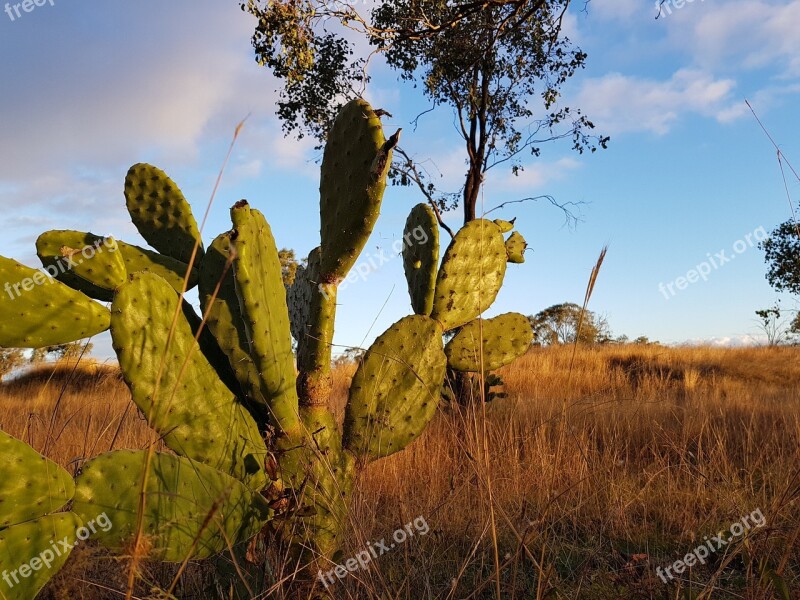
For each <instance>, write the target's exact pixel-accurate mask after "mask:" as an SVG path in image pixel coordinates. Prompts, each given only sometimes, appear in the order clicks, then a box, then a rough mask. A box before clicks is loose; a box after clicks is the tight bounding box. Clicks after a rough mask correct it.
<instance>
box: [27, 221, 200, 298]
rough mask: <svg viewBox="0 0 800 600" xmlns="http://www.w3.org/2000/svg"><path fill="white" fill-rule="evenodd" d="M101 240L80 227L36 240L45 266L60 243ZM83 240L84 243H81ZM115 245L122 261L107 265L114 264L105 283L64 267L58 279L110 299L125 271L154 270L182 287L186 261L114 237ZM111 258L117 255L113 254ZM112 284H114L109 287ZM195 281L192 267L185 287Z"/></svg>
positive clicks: (56, 255) (72, 244) (70, 244)
mask: <svg viewBox="0 0 800 600" xmlns="http://www.w3.org/2000/svg"><path fill="white" fill-rule="evenodd" d="M102 240H103V238H101V237H99V236H96V235H93V234H91V233H84V232H81V231H50V232H47V233H45V234H42V235H41V236H40V237H39V240H38V241H37V242H36V248H37V251H38V252H39V258H40V259H41V261H42V263H43V264H44V266H45V267H47V265H48V264H52V263H53V262H55V260H57V259H58V258H60V257H61V248H62V247H63V246H68V247H75V248H83V247H85V246H87V245H89V244H90V243H97V242H100V243H102ZM84 242H87V243H85V244H84ZM116 247H117V252H115V253H114V254H117V255H118V256H119V259H121V261H122V264H121V265H120V264H119V263H117V262H115V263H114V264H113V265H109V266H111V267H113V271H114V275H113V278H112V279H109V280H108V281H107V282H106V283H105V284H103V283H101V281H96V279H98V277H99V276H95V277H94V278H93V279H92V280H91V283H90V281H88V280H86V279H84V278H82V277H76V275H77V274H78V273H77V270H75V273H73V272H71V271H66V272H65V273H63V274H61V275H59V276H57V279H59V280H61V281H63V282H64V283H66V284H67V285H68V286H70V287H71V288H73V289H76V290H79V291H81V292H83V293H84V294H86V295H88V296H91V297H92V298H96V299H97V300H103V301H111V300H112V299H113V297H114V294H113V292H112V291H110V290H114V289H116V288H117V287H118V286H119V285H121V283H122V281H124V280H125V277H126V275H127V274H128V273H137V272H139V271H150V272H151V273H155V274H156V275H158V276H159V277H161V278H163V279H166V280H167V281H168V282H169V284H170V285H171V286H172V287H173V288H174V289H175V290H176V291H178V292H180V291H181V290H183V280H184V278H185V277H186V270H187V269H188V268H189V265H187V264H186V263H182V262H181V261H179V260H175V259H174V258H170V257H169V256H165V255H164V254H159V253H158V252H153V251H152V250H147V249H145V248H140V247H139V246H134V245H132V244H126V243H125V242H120V241H116ZM103 254H105V253H103ZM100 256H102V255H100ZM100 256H97V257H95V258H94V259H92V261H87V264H89V265H92V264H93V263H94V261H95V260H97V259H98V258H100ZM114 260H115V261H116V260H118V259H116V258H115V259H114ZM75 262H77V259H75ZM98 266H100V265H98ZM120 271H123V272H124V273H123V279H122V281H118V280H117V277H118V274H119V272H120ZM112 284H115V285H113V287H112ZM196 285H197V270H196V269H192V272H191V274H190V276H189V285H188V287H187V288H186V289H187V290H190V289H192V288H193V287H194V286H196Z"/></svg>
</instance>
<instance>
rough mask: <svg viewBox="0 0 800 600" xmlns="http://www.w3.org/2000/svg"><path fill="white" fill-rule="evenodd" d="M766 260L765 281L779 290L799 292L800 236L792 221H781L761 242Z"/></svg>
mask: <svg viewBox="0 0 800 600" xmlns="http://www.w3.org/2000/svg"><path fill="white" fill-rule="evenodd" d="M760 247H761V249H762V250H764V252H765V254H766V256H765V260H766V261H767V281H769V284H770V285H771V286H772V287H773V288H775V289H776V290H778V291H779V292H789V293H792V294H800V236H798V226H797V225H796V224H795V223H794V221H786V222H785V223H782V224H781V225H779V226H778V227H776V228H775V230H773V231H772V233H771V234H770V236H769V237H768V238H767V239H766V240H764V241H763V242H761V244H760Z"/></svg>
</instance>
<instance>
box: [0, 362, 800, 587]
mask: <svg viewBox="0 0 800 600" xmlns="http://www.w3.org/2000/svg"><path fill="white" fill-rule="evenodd" d="M571 358H572V350H571V349H570V348H564V349H553V350H533V351H531V352H530V353H529V354H528V355H527V356H526V357H524V358H523V359H521V360H519V361H517V362H516V363H515V364H514V365H513V366H511V367H509V368H506V369H505V370H504V371H503V372H502V376H503V378H504V379H505V382H506V391H507V392H508V394H509V397H508V398H507V399H505V400H498V401H495V402H494V403H492V404H490V405H488V407H487V411H486V415H487V416H486V419H487V422H486V428H485V431H486V432H487V436H488V439H487V441H488V447H489V450H490V457H489V461H488V465H489V466H488V468H489V469H491V472H490V474H491V478H490V479H491V492H492V493H491V496H492V498H493V501H494V513H495V520H496V522H497V525H498V545H499V550H500V559H501V577H502V581H501V589H502V597H503V598H520V599H521V598H542V599H543V598H602V599H605V598H608V599H612V598H614V599H616V598H696V597H699V596H698V594H701V593H705V596H703V597H709V596H711V597H714V598H753V599H755V598H772V597H781V596H779V595H777V594H776V591H775V589H776V588H775V583H774V582H776V581H779V579H778V578H780V580H782V581H783V582H785V584H786V586H787V587H788V589H789V590H790V591H789V593H790V594H791V596H790V597H793V598H794V597H800V558H798V557H800V552H798V550H797V548H798V539H797V537H798V533H799V532H800V529H799V527H800V502H799V501H798V496H799V495H800V470H799V469H800V386H798V384H800V361H798V360H797V359H798V350H797V349H794V348H778V349H774V348H773V349H767V348H758V349H742V350H721V349H707V348H682V349H668V348H663V347H658V346H653V347H638V346H625V347H606V348H597V349H585V348H580V349H579V350H578V353H577V356H576V359H575V364H574V369H573V372H572V374H571V376H569V375H568V374H569V365H570V361H571ZM351 374H352V369H341V370H339V371H338V372H337V373H336V378H335V380H336V381H335V384H336V385H335V387H336V393H335V397H334V404H335V408H336V410H337V411H338V412H339V413H341V411H342V407H343V405H344V402H345V397H346V390H347V386H348V383H349V377H350V375H351ZM44 381H45V382H46V378H45V380H44ZM64 383H65V379H64V373H63V369H62V372H61V374H60V375H59V376H57V377H54V378H53V381H51V382H50V383H44V382H43V380H42V377H41V374H40V375H39V376H36V377H30V378H28V379H27V380H26V381H22V382H17V383H14V384H12V385H4V386H3V387H2V388H0V407H2V408H1V409H0V423H1V424H2V428H3V429H4V430H6V431H8V432H9V433H11V434H12V435H15V436H17V437H20V438H22V439H25V440H26V441H28V442H29V443H31V444H32V445H33V446H34V447H35V448H37V449H39V450H44V451H45V452H46V454H47V455H48V456H50V457H51V458H53V459H54V460H56V461H57V462H59V463H61V464H63V465H65V466H67V467H68V468H70V470H74V469H75V468H76V467H77V466H78V464H79V459H81V458H83V457H89V456H92V455H93V454H96V453H98V452H101V451H105V450H107V449H108V448H109V447H110V445H111V441H112V439H113V438H114V435H115V432H116V431H117V429H119V435H118V436H117V439H116V442H115V447H128V448H141V447H144V446H145V445H146V444H147V443H149V442H150V441H152V440H153V439H154V436H153V434H152V433H151V432H150V431H149V430H148V429H147V427H146V424H145V423H144V421H142V420H141V419H140V418H139V417H138V416H137V415H136V414H135V411H133V410H128V412H127V416H126V417H125V419H124V422H122V425H121V426H120V421H121V419H122V416H123V414H125V411H126V409H127V408H128V407H129V406H130V403H129V395H128V392H127V390H126V389H125V387H124V385H123V384H121V382H120V381H119V380H118V378H117V377H116V376H115V374H114V373H113V372H110V371H108V370H106V371H102V370H101V372H99V373H98V374H95V375H94V376H88V377H86V378H85V379H84V380H83V381H82V382H81V383H80V384H79V385H69V386H66V389H65V391H64V393H63V394H62V393H61V390H62V389H64V387H65V386H64ZM56 406H57V407H58V408H57V410H54V407H56ZM565 406H566V421H565V422H564V421H563V420H562V418H561V415H562V414H563V412H562V411H564V407H565ZM482 418H483V417H482V414H481V411H478V412H477V414H473V413H472V412H470V411H464V410H461V411H457V410H449V411H442V412H440V414H439V416H438V417H437V419H436V420H435V422H434V423H433V424H432V426H431V427H430V428H429V429H428V431H427V432H426V433H425V434H424V436H423V437H422V438H421V439H420V440H418V441H417V442H416V443H415V444H414V445H413V446H412V447H411V448H409V449H408V450H407V451H406V452H403V453H401V454H399V455H395V456H393V457H390V458H388V459H386V460H383V461H380V462H377V463H374V464H373V465H372V466H370V467H369V468H368V470H367V471H366V472H365V473H364V474H363V476H362V478H361V481H360V482H359V485H358V492H357V494H356V497H355V500H354V509H353V516H352V527H350V528H348V530H349V532H350V539H349V540H348V547H347V548H346V550H345V553H344V556H345V557H350V556H354V555H355V554H356V553H357V552H358V551H359V550H361V549H363V548H364V547H365V546H366V545H367V542H375V541H378V540H381V539H383V538H387V541H388V538H390V536H391V535H392V533H393V532H394V531H395V530H396V529H397V528H398V527H402V526H403V525H404V524H406V523H408V522H410V521H412V520H413V519H414V518H416V517H420V516H421V517H424V518H425V520H426V522H427V523H428V525H429V526H430V532H429V533H428V534H427V535H425V536H420V535H417V536H415V537H414V538H412V539H410V540H409V541H407V542H405V543H404V544H402V545H398V547H397V548H395V549H394V550H393V551H391V552H390V553H388V554H386V555H384V556H382V557H380V558H379V559H377V560H375V561H373V563H372V565H371V567H370V569H369V570H365V571H358V572H356V573H354V574H352V575H350V576H349V577H348V578H346V579H345V580H343V581H342V582H340V583H337V584H336V586H335V588H333V589H332V590H331V592H332V593H333V595H334V597H335V598H409V599H412V598H493V597H494V596H495V592H494V589H495V583H494V581H493V578H494V573H495V566H494V549H493V544H492V541H491V535H490V532H489V523H490V511H489V502H488V498H489V493H488V489H487V485H486V482H487V473H488V471H487V463H486V461H485V460H484V458H483V438H482V432H483V431H484V428H483V425H482V422H481V419H482ZM48 432H50V435H48ZM756 509H761V510H762V512H763V514H764V515H765V516H766V521H767V524H766V526H764V527H763V528H759V529H754V530H752V532H751V534H750V535H748V536H746V538H745V539H740V540H737V541H736V542H735V543H732V544H731V545H729V546H728V547H727V549H726V550H725V551H720V552H719V553H717V554H716V555H714V556H713V557H712V559H711V560H710V562H709V564H708V565H706V566H705V567H702V568H699V569H698V568H695V569H693V570H692V571H691V573H684V574H683V575H682V577H683V583H682V584H681V585H680V586H679V585H678V584H677V583H675V582H673V583H671V584H669V585H665V584H664V583H662V582H661V580H660V579H659V578H658V577H656V575H655V571H654V570H655V567H656V566H662V567H663V566H667V565H669V564H671V563H672V562H674V561H676V560H678V559H681V558H683V556H684V555H686V554H687V553H688V552H689V551H690V550H692V549H693V548H694V547H696V546H697V545H698V544H699V543H700V542H702V541H703V538H704V536H707V535H710V534H716V533H717V532H719V531H722V530H727V529H728V527H729V526H730V525H731V524H732V523H734V522H736V521H737V520H739V519H740V518H741V517H742V516H743V515H748V514H750V513H751V512H753V511H755V510H756ZM123 570H124V565H121V564H120V563H119V562H117V561H115V560H112V559H109V558H107V557H105V556H103V555H102V554H99V553H97V552H92V551H88V550H87V551H84V552H82V553H80V554H79V555H76V556H75V557H74V558H73V559H71V563H70V565H69V566H68V567H67V568H66V569H65V570H64V571H63V572H62V574H61V575H60V576H59V577H58V579H57V581H56V583H55V585H54V586H53V587H52V588H51V590H50V592H49V597H52V598H59V599H60V598H87V599H90V598H91V599H97V598H115V597H118V595H116V594H115V593H113V592H111V591H107V590H105V589H103V588H101V587H98V586H103V587H108V588H114V589H117V590H119V589H124V584H119V581H120V579H121V578H122V579H124V577H121V575H120V574H121V573H123ZM172 572H173V571H171V568H170V567H160V566H154V567H152V569H151V571H150V572H149V576H148V577H149V578H148V579H147V582H146V583H143V585H142V586H141V588H142V589H141V590H140V592H141V597H144V596H146V595H149V594H151V592H150V589H151V588H152V587H163V586H166V585H168V583H169V576H170V574H171V573H172ZM123 575H124V573H123ZM204 575H205V571H204V570H203V566H202V565H199V566H195V567H194V568H193V569H190V571H189V572H188V574H187V576H186V582H185V584H184V586H183V588H181V591H180V592H179V594H178V597H180V598H190V597H191V598H207V597H210V596H208V595H207V593H206V592H204V591H203V589H204V586H205V584H206V581H205V579H206V578H205V577H204ZM776 575H777V577H776ZM87 581H88V582H91V583H85V582H87ZM689 581H691V582H692V583H691V584H690V583H688V582H689ZM771 582H772V583H771ZM118 584H119V585H118Z"/></svg>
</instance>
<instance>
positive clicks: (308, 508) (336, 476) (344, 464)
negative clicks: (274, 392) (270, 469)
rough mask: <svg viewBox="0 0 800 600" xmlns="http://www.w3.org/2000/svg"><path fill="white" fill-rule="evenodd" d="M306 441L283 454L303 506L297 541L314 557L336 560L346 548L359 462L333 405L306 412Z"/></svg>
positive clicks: (288, 479)
mask: <svg viewBox="0 0 800 600" xmlns="http://www.w3.org/2000/svg"><path fill="white" fill-rule="evenodd" d="M300 413H301V419H302V423H303V428H304V432H305V433H304V437H305V440H306V443H305V444H304V445H303V446H300V445H299V444H295V445H294V448H292V447H290V449H289V450H288V451H287V452H285V453H283V454H282V459H281V464H280V466H281V472H280V476H281V480H282V481H283V483H284V484H285V485H286V486H288V487H289V488H291V490H292V492H291V497H293V498H294V499H295V502H296V504H297V511H296V513H297V514H296V517H295V518H294V519H293V522H292V537H293V539H294V540H295V541H296V542H297V544H298V546H302V547H305V548H306V550H311V553H310V554H311V555H314V556H320V555H321V556H331V555H332V554H333V552H335V551H336V550H337V549H338V548H339V547H340V545H341V540H340V535H341V531H342V529H343V527H344V526H345V524H346V523H347V502H348V501H349V497H350V494H351V492H352V489H351V488H352V476H353V467H354V464H353V461H352V459H349V455H348V453H347V452H346V451H344V450H343V448H342V438H341V436H340V435H339V428H338V426H337V423H336V419H335V418H334V416H333V414H332V413H331V412H330V411H329V410H328V409H327V407H319V406H310V407H307V406H304V407H301V409H300Z"/></svg>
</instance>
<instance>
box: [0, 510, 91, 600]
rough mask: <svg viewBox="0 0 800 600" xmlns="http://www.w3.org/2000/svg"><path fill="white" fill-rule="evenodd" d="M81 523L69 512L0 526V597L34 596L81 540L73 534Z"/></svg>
mask: <svg viewBox="0 0 800 600" xmlns="http://www.w3.org/2000/svg"><path fill="white" fill-rule="evenodd" d="M96 516H97V515H96V514H94V515H92V517H91V518H95V517H96ZM81 526H82V523H81V520H80V519H79V518H78V516H77V515H76V514H75V513H71V512H69V513H60V514H57V515H48V516H46V517H41V518H39V519H36V520H35V521H28V522H27V523H22V524H20V525H14V526H13V527H9V528H7V529H2V530H0V573H2V574H3V577H2V578H0V598H3V600H32V599H33V598H35V597H36V594H38V593H39V591H40V590H41V589H42V588H43V587H44V586H45V584H46V583H47V582H48V581H50V579H51V578H52V577H53V576H54V575H55V574H56V573H58V571H59V570H60V569H61V567H63V566H64V563H66V562H67V559H68V558H69V555H70V553H71V552H72V548H73V547H74V546H76V545H78V544H80V541H79V540H77V539H76V536H77V532H78V530H79V529H80V528H81Z"/></svg>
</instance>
